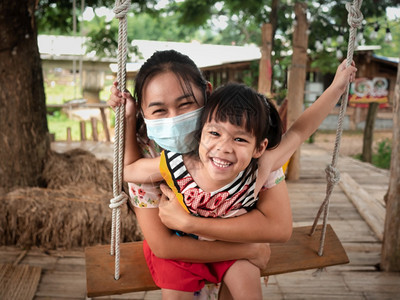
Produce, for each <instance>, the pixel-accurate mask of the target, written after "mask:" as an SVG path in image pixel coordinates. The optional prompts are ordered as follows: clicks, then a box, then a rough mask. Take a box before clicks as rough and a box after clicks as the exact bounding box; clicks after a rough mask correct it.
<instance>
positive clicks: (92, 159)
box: [42, 148, 112, 191]
mask: <svg viewBox="0 0 400 300" xmlns="http://www.w3.org/2000/svg"><path fill="white" fill-rule="evenodd" d="M42 176H43V179H44V181H45V182H46V183H47V187H48V188H52V189H58V188H61V187H63V186H66V185H95V186H97V187H99V188H102V189H105V190H108V191H111V190H112V163H111V162H109V161H108V160H105V159H102V160H100V159H97V158H96V156H95V155H93V154H92V153H90V152H88V151H86V150H83V149H79V148H78V149H72V150H70V151H67V152H64V153H57V152H51V154H50V155H49V158H48V160H47V161H46V163H45V167H44V171H43V174H42Z"/></svg>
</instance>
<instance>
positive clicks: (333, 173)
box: [325, 165, 340, 184]
mask: <svg viewBox="0 0 400 300" xmlns="http://www.w3.org/2000/svg"><path fill="white" fill-rule="evenodd" d="M325 173H326V180H327V181H328V182H330V183H333V184H337V183H339V181H340V171H339V169H337V168H335V167H334V166H332V165H327V166H326V168H325Z"/></svg>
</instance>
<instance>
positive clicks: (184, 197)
mask: <svg viewBox="0 0 400 300" xmlns="http://www.w3.org/2000/svg"><path fill="white" fill-rule="evenodd" d="M160 171H161V174H162V176H163V178H164V179H165V181H166V182H167V184H168V185H169V187H170V188H171V189H172V190H173V191H174V193H175V195H176V196H177V198H178V201H179V202H180V203H181V205H182V206H183V207H184V209H185V210H186V211H187V212H189V213H191V214H192V215H195V216H201V217H212V218H216V217H221V218H227V217H233V216H239V215H241V214H244V213H246V212H247V211H249V210H251V209H252V208H254V206H255V204H256V201H257V199H258V197H255V195H254V188H255V184H256V177H257V170H256V174H246V173H249V172H246V171H247V170H244V171H242V172H240V173H239V174H238V176H237V177H236V178H235V180H233V181H232V182H230V183H229V184H227V185H226V186H224V187H222V188H220V189H218V190H216V191H213V192H206V191H203V190H202V189H201V188H200V187H199V186H198V185H197V183H196V182H195V181H194V180H193V177H192V176H191V175H190V173H189V172H188V170H187V169H186V166H185V164H184V162H183V156H182V155H181V154H178V153H174V152H171V151H167V150H164V151H163V152H162V153H161V162H160Z"/></svg>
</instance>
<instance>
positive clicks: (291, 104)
mask: <svg viewBox="0 0 400 300" xmlns="http://www.w3.org/2000/svg"><path fill="white" fill-rule="evenodd" d="M294 9H295V14H296V20H297V25H296V26H295V28H294V32H293V56H292V64H291V66H290V72H289V87H288V96H287V98H288V115H287V120H288V124H287V127H288V128H289V127H290V126H291V125H292V124H293V123H294V121H295V120H296V119H297V118H298V117H299V116H300V115H301V113H302V112H303V102H304V86H305V82H306V71H307V48H308V34H307V29H308V23H307V16H306V9H307V5H306V4H305V3H302V2H301V3H300V2H296V3H295V6H294ZM299 177H300V149H298V150H297V151H296V152H295V153H294V154H293V156H292V157H291V159H290V162H289V166H288V171H287V176H286V178H287V179H288V180H298V179H299Z"/></svg>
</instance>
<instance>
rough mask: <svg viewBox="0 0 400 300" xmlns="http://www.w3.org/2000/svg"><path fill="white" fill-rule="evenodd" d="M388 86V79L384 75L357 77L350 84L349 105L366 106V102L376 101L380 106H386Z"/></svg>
mask: <svg viewBox="0 0 400 300" xmlns="http://www.w3.org/2000/svg"><path fill="white" fill-rule="evenodd" d="M388 87H389V84H388V80H387V79H386V78H384V77H375V78H373V79H368V78H357V79H356V80H355V81H354V82H353V83H352V84H351V85H350V93H349V105H350V106H353V107H368V103H371V102H377V103H379V104H380V105H379V107H380V108H383V107H387V106H388V102H389V101H388V97H387V95H388Z"/></svg>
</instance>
